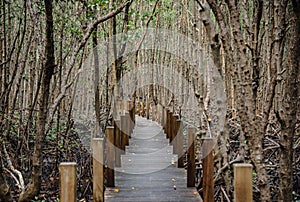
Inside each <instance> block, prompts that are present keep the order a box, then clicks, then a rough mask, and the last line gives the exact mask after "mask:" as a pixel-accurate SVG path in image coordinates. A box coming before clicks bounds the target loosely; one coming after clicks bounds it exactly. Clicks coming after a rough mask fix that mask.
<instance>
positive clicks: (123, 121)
mask: <svg viewBox="0 0 300 202" xmlns="http://www.w3.org/2000/svg"><path fill="white" fill-rule="evenodd" d="M125 131H126V116H125V115H121V131H120V134H121V149H122V153H124V152H125V146H126V136H127V135H126V134H125Z"/></svg>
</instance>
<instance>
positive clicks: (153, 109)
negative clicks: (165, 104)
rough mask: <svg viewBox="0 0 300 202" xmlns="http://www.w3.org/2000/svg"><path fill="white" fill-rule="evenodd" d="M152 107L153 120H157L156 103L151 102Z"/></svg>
mask: <svg viewBox="0 0 300 202" xmlns="http://www.w3.org/2000/svg"><path fill="white" fill-rule="evenodd" d="M151 108H152V117H151V118H152V121H155V118H156V114H155V113H156V110H155V103H154V102H153V103H152V104H151Z"/></svg>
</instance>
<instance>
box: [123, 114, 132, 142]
mask: <svg viewBox="0 0 300 202" xmlns="http://www.w3.org/2000/svg"><path fill="white" fill-rule="evenodd" d="M124 132H125V143H126V145H129V137H130V136H131V134H130V115H129V112H125V130H124Z"/></svg>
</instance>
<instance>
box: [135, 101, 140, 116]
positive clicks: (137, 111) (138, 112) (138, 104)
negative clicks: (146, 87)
mask: <svg viewBox="0 0 300 202" xmlns="http://www.w3.org/2000/svg"><path fill="white" fill-rule="evenodd" d="M135 113H136V114H137V115H139V116H140V115H141V104H140V102H137V107H136V112H135Z"/></svg>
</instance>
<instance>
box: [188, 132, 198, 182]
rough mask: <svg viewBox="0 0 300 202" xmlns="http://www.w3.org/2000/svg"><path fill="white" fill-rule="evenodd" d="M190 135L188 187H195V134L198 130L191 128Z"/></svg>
mask: <svg viewBox="0 0 300 202" xmlns="http://www.w3.org/2000/svg"><path fill="white" fill-rule="evenodd" d="M187 133H188V143H187V146H188V152H187V155H188V161H187V162H188V164H187V187H194V186H195V168H196V166H195V134H196V128H191V127H189V128H188V129H187Z"/></svg>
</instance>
